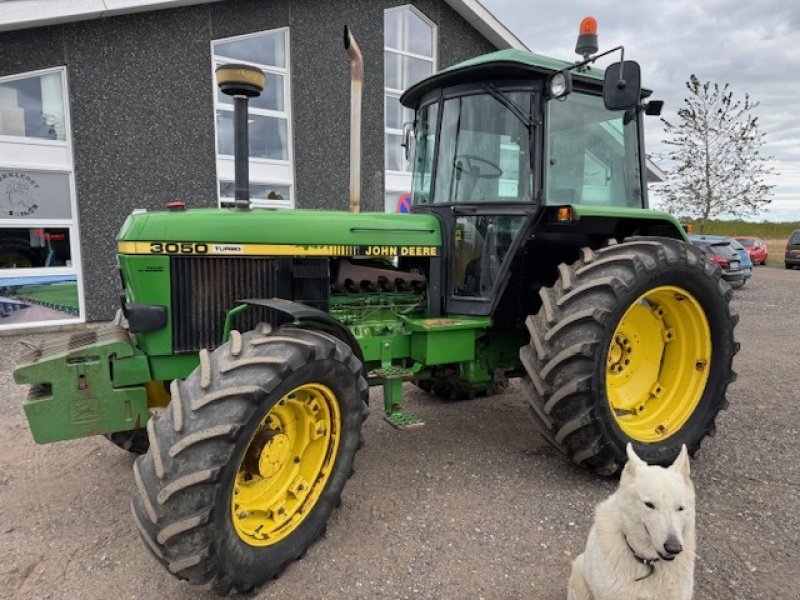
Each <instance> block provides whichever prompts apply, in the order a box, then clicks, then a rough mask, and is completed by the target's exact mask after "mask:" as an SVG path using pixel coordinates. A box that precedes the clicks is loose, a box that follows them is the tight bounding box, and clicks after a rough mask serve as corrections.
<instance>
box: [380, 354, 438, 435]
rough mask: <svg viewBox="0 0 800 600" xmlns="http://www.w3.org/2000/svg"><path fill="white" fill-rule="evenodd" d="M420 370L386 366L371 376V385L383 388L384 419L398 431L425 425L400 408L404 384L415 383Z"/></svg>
mask: <svg viewBox="0 0 800 600" xmlns="http://www.w3.org/2000/svg"><path fill="white" fill-rule="evenodd" d="M418 370H419V369H407V368H405V367H400V366H396V365H386V366H383V367H380V368H378V369H373V370H372V372H371V373H370V374H369V380H370V383H371V384H373V385H375V384H377V385H382V386H383V408H384V411H385V412H386V415H385V416H384V419H386V422H387V423H389V424H390V425H391V426H392V427H395V428H396V429H410V428H412V427H422V426H423V425H425V423H424V422H423V421H422V419H420V418H419V417H417V416H415V415H412V414H411V413H409V412H406V411H404V410H401V408H400V407H401V406H402V405H403V382H404V381H413V380H414V376H415V375H416V373H417V371H418Z"/></svg>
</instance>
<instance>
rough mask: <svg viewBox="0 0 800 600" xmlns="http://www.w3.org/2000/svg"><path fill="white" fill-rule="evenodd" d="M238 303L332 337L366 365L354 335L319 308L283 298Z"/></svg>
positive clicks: (253, 299)
mask: <svg viewBox="0 0 800 600" xmlns="http://www.w3.org/2000/svg"><path fill="white" fill-rule="evenodd" d="M237 302H239V303H240V304H242V305H247V306H260V307H262V308H267V309H270V310H274V311H277V312H280V313H283V314H285V315H288V316H289V317H291V319H292V323H293V324H294V325H295V326H296V327H300V328H302V329H311V330H314V331H321V332H323V333H327V334H329V335H332V336H334V337H336V338H338V339H340V340H342V341H343V342H344V343H345V344H347V345H348V346H350V348H351V349H352V350H353V354H355V355H356V357H357V358H358V360H360V361H361V364H364V354H363V352H362V351H361V346H360V345H359V344H358V341H357V340H356V338H355V336H354V335H353V333H352V332H351V331H350V330H349V329H348V328H347V327H345V326H344V325H342V323H340V322H339V321H337V320H336V319H334V318H333V317H332V316H330V315H329V314H328V313H326V312H323V311H321V310H319V309H318V308H313V307H311V306H308V305H306V304H301V303H299V302H293V301H291V300H283V299H282V298H269V299H267V298H247V299H245V300H237ZM234 310H236V309H234Z"/></svg>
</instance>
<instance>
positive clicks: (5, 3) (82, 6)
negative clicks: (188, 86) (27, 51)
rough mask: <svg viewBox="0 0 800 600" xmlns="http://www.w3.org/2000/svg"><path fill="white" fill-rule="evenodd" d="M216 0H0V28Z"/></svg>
mask: <svg viewBox="0 0 800 600" xmlns="http://www.w3.org/2000/svg"><path fill="white" fill-rule="evenodd" d="M219 1H220V0H69V1H68V2H66V1H62V0H2V1H0V31H13V30H15V29H28V28H30V27H42V26H45V25H58V24H60V23H71V22H74V21H87V20H89V19H102V18H105V17H113V16H116V15H124V14H128V13H135V12H146V11H150V10H162V9H165V8H179V7H181V6H189V5H192V4H208V3H210V2H219Z"/></svg>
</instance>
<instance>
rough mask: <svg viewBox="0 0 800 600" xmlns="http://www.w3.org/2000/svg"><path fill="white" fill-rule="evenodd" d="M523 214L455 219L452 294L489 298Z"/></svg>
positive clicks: (521, 221) (522, 221)
mask: <svg viewBox="0 0 800 600" xmlns="http://www.w3.org/2000/svg"><path fill="white" fill-rule="evenodd" d="M524 221H525V217H523V216H520V215H515V216H478V217H467V216H464V217H458V218H457V219H456V231H455V252H454V256H453V293H454V294H455V295H456V296H470V297H479V298H488V297H491V292H492V290H493V289H494V284H495V281H496V280H497V275H498V273H499V271H500V267H501V265H502V264H503V261H505V259H506V256H507V255H508V251H509V250H510V249H511V245H512V244H513V242H514V239H515V238H516V237H517V234H518V233H519V231H520V229H521V227H522V224H523V223H524Z"/></svg>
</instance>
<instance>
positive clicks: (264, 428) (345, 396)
mask: <svg viewBox="0 0 800 600" xmlns="http://www.w3.org/2000/svg"><path fill="white" fill-rule="evenodd" d="M363 373H364V369H363V365H362V364H361V362H360V361H359V360H358V359H357V358H356V357H355V356H354V355H353V352H352V350H351V349H350V348H349V347H348V346H347V345H346V344H344V343H343V342H341V341H340V340H338V339H336V338H334V337H333V336H329V335H327V334H324V333H319V332H316V331H307V330H302V329H296V328H293V327H290V326H285V327H282V328H281V329H279V330H277V331H276V332H271V331H270V328H269V326H268V325H261V326H259V327H258V328H257V330H256V331H251V332H248V333H245V334H244V335H240V334H239V332H236V331H234V332H232V333H231V340H230V341H229V342H228V343H227V344H224V345H223V346H220V347H219V348H217V349H216V350H214V351H213V352H211V353H209V352H207V351H201V353H200V366H199V367H198V368H197V369H196V370H195V371H194V372H193V373H192V374H191V375H190V376H189V377H188V378H187V379H186V380H185V381H175V382H173V387H172V401H171V403H170V405H169V407H168V408H167V409H166V410H165V411H164V413H163V414H162V415H161V416H158V417H153V418H152V419H151V420H150V421H148V434H149V438H150V450H149V452H148V453H147V454H145V455H144V456H142V457H140V458H138V459H137V461H136V463H135V464H134V476H135V479H136V484H137V493H136V494H135V496H134V498H133V501H132V509H133V515H134V519H135V521H136V524H137V527H138V529H139V532H140V534H141V535H142V538H143V540H144V542H145V545H146V546H147V548H148V549H149V550H150V552H151V553H152V554H153V555H154V556H155V557H156V559H157V560H158V561H159V562H160V563H161V564H162V565H164V566H165V567H166V568H167V569H168V570H169V571H170V572H171V573H172V574H173V575H175V576H176V577H178V578H179V579H183V580H186V581H188V582H190V583H192V584H197V585H206V586H208V587H209V588H211V589H213V590H214V591H216V592H217V593H219V594H227V593H229V592H232V591H236V592H245V591H249V590H252V589H253V588H255V587H256V586H258V585H261V584H262V583H264V582H265V581H268V580H270V579H273V578H275V577H277V576H278V575H280V573H281V572H282V571H283V570H284V569H285V568H286V566H287V565H288V564H289V563H291V562H292V561H294V560H296V559H298V558H300V557H301V556H302V555H303V554H304V553H305V551H306V549H307V548H308V547H309V546H310V545H311V544H312V543H313V542H314V541H315V540H316V539H317V538H318V537H319V536H320V535H321V534H322V533H323V531H324V530H325V526H326V523H327V521H328V518H329V517H330V515H331V513H332V511H333V509H334V508H335V507H337V506H338V505H339V504H340V502H341V492H342V489H343V487H344V484H345V482H346V481H347V479H348V478H349V477H350V476H351V474H352V473H353V461H354V458H355V454H356V451H357V450H358V449H359V448H360V447H361V446H362V445H363V437H362V435H361V424H362V422H363V421H364V420H365V419H366V416H367V414H368V411H367V406H366V402H367V400H368V393H369V392H368V389H369V388H368V385H367V382H366V380H365V379H364V376H363ZM305 388H314V389H320V390H325V394H328V395H329V396H325V398H324V400H323V401H322V402H319V403H318V404H317V405H315V404H314V403H313V402H314V401H315V400H314V399H313V397H312V396H311V395H305V396H304V395H303V394H302V393H300V391H299V390H303V389H305ZM326 402H327V404H326ZM320 405H321V406H320ZM282 411H284V412H282ZM321 415H326V416H327V417H329V419H328V420H324V419H321V420H315V419H317V418H318V417H320V416H321ZM320 424H323V425H320ZM315 433H316V434H317V435H315ZM320 436H321V437H322V443H323V444H324V445H322V446H315V445H314V444H317V443H318V442H319V438H320ZM278 438H281V439H280V440H279V441H280V442H281V443H280V444H278V443H277V442H275V444H273V440H277V439H278ZM315 440H316V441H315ZM301 442H302V444H301ZM303 444H305V445H303ZM254 448H255V454H254ZM287 448H288V449H287ZM311 448H314V450H313V451H312V450H310V449H311ZM293 456H294V458H292V457H293ZM301 456H302V460H301ZM252 465H255V466H252ZM308 465H313V466H312V467H311V468H312V472H311V476H310V477H309V476H308V473H307V472H306V471H303V469H306V468H308ZM253 469H255V470H253ZM265 470H266V471H268V472H265ZM245 471H247V472H245ZM251 473H255V474H254V475H251ZM243 477H244V478H243ZM251 484H257V485H265V486H266V487H261V488H257V489H255V490H254V492H255V493H253V490H249V489H248V488H249V486H250V485H251ZM270 486H272V487H270ZM240 487H241V488H243V489H242V490H240ZM245 495H248V499H247V502H249V504H248V505H246V506H247V509H248V511H250V512H249V513H248V511H242V512H239V511H240V510H241V509H242V507H243V505H242V504H239V503H240V502H242V501H243V496H245ZM242 515H244V516H242ZM278 515H281V516H280V517H279V516H278ZM237 518H238V519H244V520H241V521H239V520H236V519H237ZM251 519H252V521H251ZM251 523H253V524H252V525H251ZM259 523H260V524H261V525H258V524H259ZM257 525H258V526H257ZM248 527H249V529H248ZM262 527H263V528H264V529H263V531H262Z"/></svg>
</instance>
